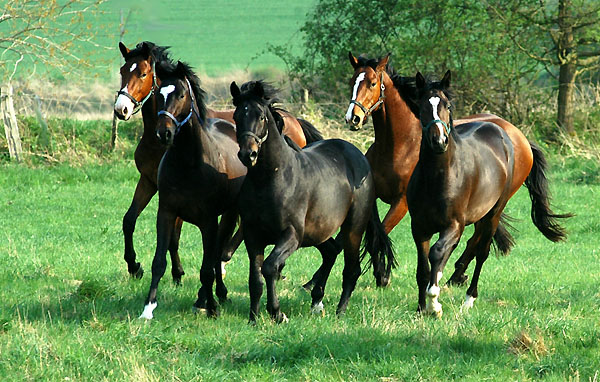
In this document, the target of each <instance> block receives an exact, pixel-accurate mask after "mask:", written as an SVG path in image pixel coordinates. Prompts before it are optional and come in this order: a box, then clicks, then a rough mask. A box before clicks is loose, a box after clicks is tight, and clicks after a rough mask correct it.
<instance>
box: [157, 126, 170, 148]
mask: <svg viewBox="0 0 600 382" xmlns="http://www.w3.org/2000/svg"><path fill="white" fill-rule="evenodd" d="M173 137H174V134H173V133H172V132H171V130H170V129H157V130H156V138H158V141H159V142H160V143H162V144H163V145H167V146H170V145H172V144H173Z"/></svg>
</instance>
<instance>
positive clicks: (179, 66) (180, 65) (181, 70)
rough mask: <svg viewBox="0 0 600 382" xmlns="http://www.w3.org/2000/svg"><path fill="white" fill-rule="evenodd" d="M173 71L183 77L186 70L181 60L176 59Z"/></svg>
mask: <svg viewBox="0 0 600 382" xmlns="http://www.w3.org/2000/svg"><path fill="white" fill-rule="evenodd" d="M175 72H176V73H177V74H179V75H180V76H181V77H185V75H186V70H185V65H184V64H183V62H181V61H177V67H176V68H175Z"/></svg>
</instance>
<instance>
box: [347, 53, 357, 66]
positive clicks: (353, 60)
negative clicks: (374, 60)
mask: <svg viewBox="0 0 600 382" xmlns="http://www.w3.org/2000/svg"><path fill="white" fill-rule="evenodd" d="M348 58H349V59H350V65H352V67H353V68H354V69H356V68H358V59H357V58H356V57H354V55H353V54H352V52H351V51H348Z"/></svg>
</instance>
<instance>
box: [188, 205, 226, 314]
mask: <svg viewBox="0 0 600 382" xmlns="http://www.w3.org/2000/svg"><path fill="white" fill-rule="evenodd" d="M200 231H201V232H202V247H203V250H204V255H203V256H202V266H201V267H200V283H201V284H202V286H201V287H200V289H199V290H198V300H197V301H196V302H195V303H194V307H195V308H202V304H203V303H204V302H206V305H205V307H206V315H207V316H208V317H216V316H217V302H216V300H215V297H214V295H213V283H214V281H215V264H217V261H218V260H219V259H220V252H219V251H218V245H217V241H218V220H217V217H216V216H215V217H214V218H209V219H208V221H207V222H205V223H204V224H202V227H201V229H200Z"/></svg>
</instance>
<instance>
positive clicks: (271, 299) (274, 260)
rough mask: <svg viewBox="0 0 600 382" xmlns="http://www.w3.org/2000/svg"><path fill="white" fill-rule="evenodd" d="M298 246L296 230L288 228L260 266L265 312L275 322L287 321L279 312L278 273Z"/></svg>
mask: <svg viewBox="0 0 600 382" xmlns="http://www.w3.org/2000/svg"><path fill="white" fill-rule="evenodd" d="M299 244H300V241H299V239H298V236H297V234H296V230H295V229H294V228H293V227H288V228H287V229H286V230H285V231H284V232H283V234H282V236H281V238H280V239H279V240H278V241H277V243H276V244H275V247H274V248H273V250H272V251H271V254H270V255H269V257H267V259H266V260H265V261H264V263H263V265H262V274H263V276H264V278H265V282H266V284H267V311H268V312H269V313H270V314H271V318H273V319H274V320H275V321H276V322H286V321H288V319H287V317H286V315H285V314H284V313H282V312H281V309H280V306H279V299H278V298H277V291H276V288H275V283H276V282H277V280H278V279H279V272H280V270H281V269H282V268H283V266H284V265H285V260H286V259H287V258H288V257H289V256H290V255H291V254H292V253H293V252H294V251H295V250H296V249H298V246H299Z"/></svg>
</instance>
